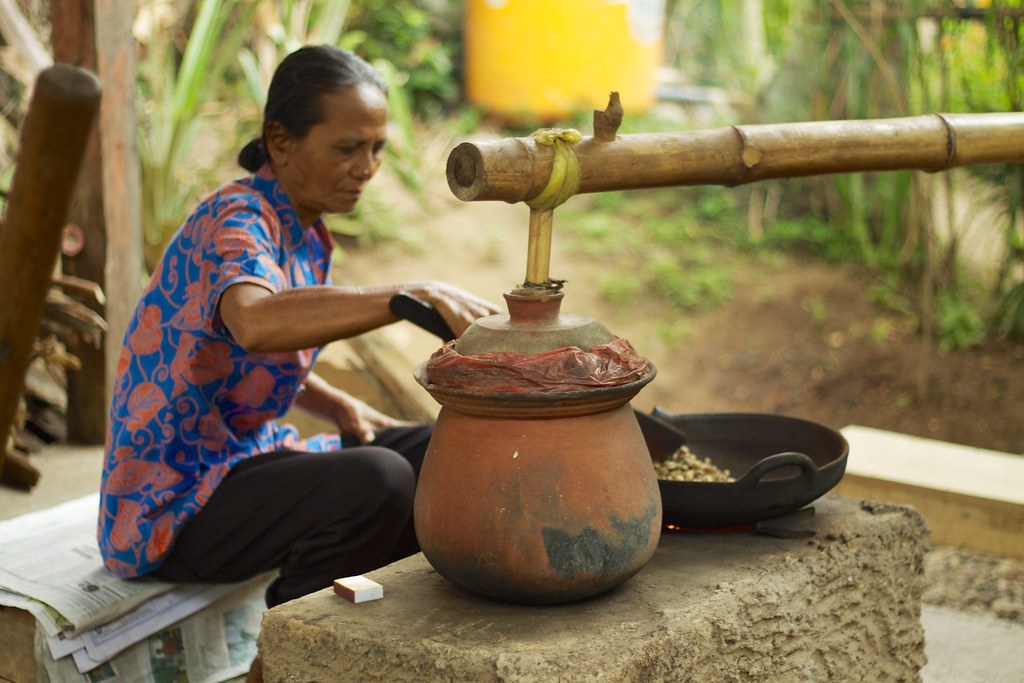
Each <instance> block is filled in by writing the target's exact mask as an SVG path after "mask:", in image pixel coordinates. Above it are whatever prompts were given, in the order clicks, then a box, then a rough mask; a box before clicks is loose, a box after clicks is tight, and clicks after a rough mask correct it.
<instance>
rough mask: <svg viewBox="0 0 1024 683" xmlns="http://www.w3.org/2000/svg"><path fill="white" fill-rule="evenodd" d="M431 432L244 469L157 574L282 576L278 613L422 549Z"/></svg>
mask: <svg viewBox="0 0 1024 683" xmlns="http://www.w3.org/2000/svg"><path fill="white" fill-rule="evenodd" d="M432 433H433V426H432V425H420V426H416V427H395V428H391V429H384V430H381V431H379V432H378V433H377V438H376V439H375V440H374V441H373V443H372V444H368V445H365V446H363V445H349V444H348V443H346V444H345V448H344V450H342V451H337V452H331V453H305V452H295V451H285V452H277V453H267V454H264V455H257V456H254V457H252V458H249V459H248V460H245V461H243V462H241V463H239V464H238V465H236V466H235V467H234V468H232V470H231V472H230V473H229V474H228V476H227V477H225V478H224V480H223V481H222V482H221V483H220V485H219V486H218V487H217V488H216V489H215V490H214V492H213V494H212V495H211V496H210V499H209V501H207V503H206V505H205V506H204V507H203V509H202V510H200V512H199V514H197V515H196V516H195V518H193V519H192V521H190V522H189V523H188V524H187V525H185V528H184V529H183V530H182V531H181V533H180V535H179V536H178V538H177V540H176V541H175V545H174V548H173V549H172V551H171V554H170V555H169V556H168V557H167V559H166V560H165V561H164V562H163V564H162V565H161V566H160V567H159V568H158V569H157V570H156V571H155V572H153V576H155V577H157V578H160V579H163V580H165V581H173V582H184V583H227V582H235V581H243V580H246V579H249V578H251V577H253V576H256V575H257V574H260V573H262V572H265V571H269V570H272V569H280V574H279V576H278V578H277V579H276V580H275V581H274V582H273V583H272V584H271V585H270V587H269V588H268V589H267V596H266V597H267V606H268V607H273V606H274V605H279V604H281V603H282V602H287V601H288V600H292V599H294V598H297V597H300V596H302V595H306V594H307V593H312V592H314V591H318V590H320V589H322V588H327V587H328V586H330V585H331V582H332V581H333V580H334V579H336V578H340V577H344V576H353V575H356V574H362V573H364V572H368V571H370V570H372V569H376V568H378V567H382V566H384V565H386V564H388V563H390V562H394V561H396V560H400V559H402V558H403V557H407V556H409V555H412V554H413V553H416V552H418V551H419V546H418V545H417V543H416V533H415V531H414V529H413V524H412V503H413V495H414V493H415V489H416V480H417V478H418V476H419V471H420V466H421V465H422V463H423V456H424V455H425V453H426V450H427V445H428V443H429V441H430V435H431V434H432Z"/></svg>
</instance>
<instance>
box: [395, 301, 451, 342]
mask: <svg viewBox="0 0 1024 683" xmlns="http://www.w3.org/2000/svg"><path fill="white" fill-rule="evenodd" d="M388 308H390V309H391V312H392V313H394V314H395V315H397V316H398V317H399V318H402V319H404V320H408V321H409V322H411V323H412V324H414V325H416V326H417V327H420V328H422V329H424V330H426V331H427V332H430V333H431V334H434V335H436V336H438V337H440V338H441V341H444V342H450V341H451V340H453V339H455V333H454V332H452V328H450V327H449V326H448V323H447V322H445V319H444V318H443V317H441V314H440V313H438V312H437V309H436V308H434V307H433V306H431V305H430V304H429V303H427V302H426V301H423V300H422V299H418V298H416V297H414V296H413V295H411V294H409V293H407V292H399V293H398V294H396V295H394V296H393V297H391V300H390V301H389V302H388Z"/></svg>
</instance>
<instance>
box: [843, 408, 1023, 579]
mask: <svg viewBox="0 0 1024 683" xmlns="http://www.w3.org/2000/svg"><path fill="white" fill-rule="evenodd" d="M840 431H841V432H842V434H843V436H844V437H846V440H847V441H848V442H849V443H850V457H849V461H848V464H847V468H846V474H845V475H844V477H843V479H842V481H840V482H839V485H838V486H836V488H835V492H836V493H838V494H840V495H845V496H853V497H857V498H876V499H879V500H885V501H889V502H893V503H901V504H905V505H912V506H914V507H915V508H917V510H918V511H919V512H921V514H923V515H924V516H925V518H926V519H927V520H928V524H929V525H930V526H931V530H932V542H933V543H936V544H941V545H953V546H957V547H961V548H967V549H970V550H974V551H977V552H984V553H990V554H993V555H1000V556H1003V557H1012V558H1016V559H1024V457H1021V456H1016V455H1011V454H1009V453H999V452H997V451H989V450H985V449H981V448H972V447H969V446H961V445H959V444H951V443H946V442H941V441H935V440H931V439H922V438H919V437H914V436H909V435H906V434H897V433H894V432H887V431H884V430H877V429H870V428H868V427H860V426H856V425H854V426H850V427H844V428H843V429H842V430H840Z"/></svg>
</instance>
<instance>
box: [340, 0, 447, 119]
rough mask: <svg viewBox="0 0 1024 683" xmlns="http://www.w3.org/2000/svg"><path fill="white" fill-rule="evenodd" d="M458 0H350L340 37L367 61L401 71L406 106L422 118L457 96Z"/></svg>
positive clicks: (437, 112) (443, 109) (436, 114)
mask: <svg viewBox="0 0 1024 683" xmlns="http://www.w3.org/2000/svg"><path fill="white" fill-rule="evenodd" d="M460 11H461V3H455V2H445V1H435V2H429V1H423V0H419V1H417V0H353V2H352V6H351V9H350V16H349V20H348V24H347V27H346V36H345V43H346V46H347V47H350V48H352V49H354V50H356V51H358V52H359V53H360V54H361V55H362V56H363V57H364V58H365V59H367V60H369V61H371V62H373V61H377V60H384V61H387V62H389V63H391V64H393V65H395V67H396V68H397V69H399V70H400V71H402V72H403V73H404V74H405V82H404V85H403V87H404V89H405V90H406V91H407V92H408V94H409V99H410V101H411V107H412V110H413V111H415V112H416V113H417V115H419V116H421V117H425V118H428V119H430V118H437V117H440V116H442V115H444V114H448V113H450V112H451V111H452V109H453V108H454V107H455V105H457V104H458V103H459V102H460V99H461V90H460V82H459V77H458V74H457V73H456V64H458V63H459V62H460V60H461V42H462V41H461V14H460Z"/></svg>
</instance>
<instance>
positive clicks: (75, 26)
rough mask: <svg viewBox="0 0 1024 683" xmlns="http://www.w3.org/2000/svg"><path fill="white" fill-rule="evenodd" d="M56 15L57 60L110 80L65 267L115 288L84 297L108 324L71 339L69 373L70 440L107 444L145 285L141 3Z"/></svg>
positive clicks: (89, 1) (73, 5)
mask: <svg viewBox="0 0 1024 683" xmlns="http://www.w3.org/2000/svg"><path fill="white" fill-rule="evenodd" d="M62 7H63V9H62V11H61V12H55V13H54V16H53V37H52V40H53V50H54V57H55V59H56V60H57V61H60V62H66V63H70V64H75V65H78V66H82V67H84V68H87V69H90V70H91V71H94V72H95V73H97V74H98V75H99V77H100V80H101V81H102V82H103V84H104V99H103V102H102V103H101V105H100V112H99V118H98V120H97V128H96V130H94V131H93V134H92V135H91V136H90V139H89V146H88V148H87V150H86V158H85V160H84V162H83V165H82V171H81V174H80V176H79V182H78V189H77V192H76V194H75V201H74V203H73V204H72V208H71V213H70V215H69V217H68V220H69V222H70V223H73V224H75V225H77V226H78V227H80V228H81V229H82V232H83V234H84V242H83V247H82V249H81V251H80V252H78V253H76V254H73V255H68V254H65V256H64V259H63V261H62V264H63V271H64V273H65V274H67V275H72V276H75V277H79V278H82V279H85V280H89V281H92V282H96V283H97V284H99V285H100V286H101V287H102V288H103V289H104V291H107V292H116V293H117V295H116V296H110V297H108V300H107V303H106V306H102V305H100V304H98V303H97V302H96V301H95V300H94V299H89V298H83V299H82V301H83V302H85V303H87V305H89V306H91V307H92V308H93V310H95V311H96V312H97V313H99V314H100V315H102V316H103V317H104V318H105V319H106V320H107V323H108V326H109V330H108V332H107V335H106V336H105V339H104V342H103V344H102V345H101V346H99V347H96V346H93V345H92V344H89V343H87V342H85V341H80V342H74V343H71V344H69V349H68V350H69V351H70V352H71V353H72V354H73V355H75V356H77V357H78V358H79V359H80V360H81V361H82V369H81V370H79V371H78V372H74V373H69V375H68V411H67V423H68V439H69V441H72V442H74V443H85V444H97V443H103V439H104V436H105V431H106V416H107V409H108V406H109V400H110V393H109V392H110V391H111V389H112V387H113V381H114V371H115V370H116V367H117V354H118V353H119V351H120V344H121V337H122V335H123V334H124V330H125V328H126V327H127V323H128V318H129V317H130V316H131V314H132V310H133V307H134V304H135V301H136V300H137V299H138V295H139V293H140V289H141V277H140V276H141V273H142V236H141V229H140V227H139V224H140V218H139V216H140V208H139V193H140V189H139V178H138V174H139V172H138V164H137V161H136V159H137V154H136V143H135V121H134V112H135V109H134V87H135V86H134V83H135V80H134V73H133V72H134V67H135V57H134V54H135V53H134V50H135V43H134V39H133V38H132V36H131V21H132V17H133V16H134V3H130V2H124V1H123V0H107V1H105V2H95V3H94V2H93V0H75V1H74V2H67V3H64V5H63V6H62Z"/></svg>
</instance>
